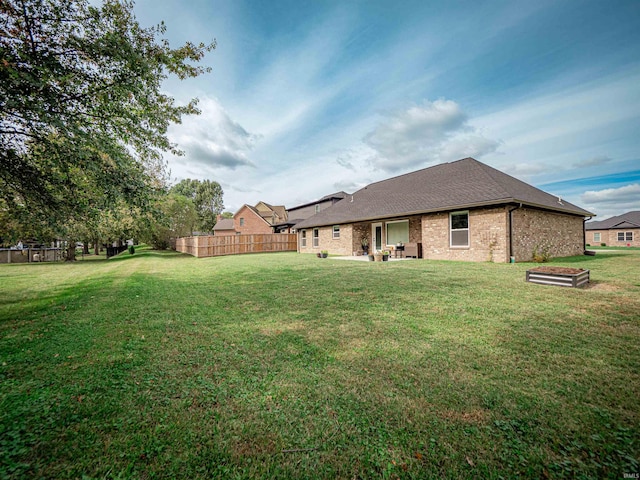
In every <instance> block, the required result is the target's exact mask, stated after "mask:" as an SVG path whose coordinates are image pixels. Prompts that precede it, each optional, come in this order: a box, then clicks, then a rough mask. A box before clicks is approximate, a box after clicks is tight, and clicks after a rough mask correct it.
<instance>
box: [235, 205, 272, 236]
mask: <svg viewBox="0 0 640 480" xmlns="http://www.w3.org/2000/svg"><path fill="white" fill-rule="evenodd" d="M241 218H244V225H243V226H240V219H241ZM233 226H234V228H235V230H236V232H240V233H241V234H242V235H249V234H252V233H273V228H272V227H271V225H269V224H268V223H267V222H265V221H264V219H263V218H262V217H261V216H259V215H258V214H256V213H255V212H254V211H253V210H251V209H250V208H248V207H247V206H246V205H245V206H244V207H242V208H241V209H240V210H238V212H237V213H236V214H235V215H234V216H233Z"/></svg>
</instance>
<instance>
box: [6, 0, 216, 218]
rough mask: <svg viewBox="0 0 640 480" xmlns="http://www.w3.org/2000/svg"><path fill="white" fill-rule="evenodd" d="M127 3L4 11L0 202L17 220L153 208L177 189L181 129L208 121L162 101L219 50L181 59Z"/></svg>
mask: <svg viewBox="0 0 640 480" xmlns="http://www.w3.org/2000/svg"><path fill="white" fill-rule="evenodd" d="M164 33H165V26H164V24H160V25H158V26H156V27H153V28H142V27H141V26H140V25H139V24H138V23H137V21H136V19H135V16H134V14H133V3H132V2H130V1H128V0H105V2H104V3H103V4H102V5H101V6H95V5H91V4H89V2H88V1H87V0H3V1H2V2H0V196H1V197H2V199H3V200H4V202H5V206H6V208H7V209H9V210H13V211H18V212H28V213H29V214H30V215H38V216H39V217H40V218H41V221H42V223H49V224H51V223H55V224H56V225H60V224H62V223H63V222H64V221H66V219H67V218H69V217H70V216H73V217H76V218H83V217H84V216H92V215H95V214H96V205H98V204H100V205H105V204H106V205H109V204H111V203H115V202H119V201H124V202H125V203H126V204H127V205H129V206H141V207H144V206H145V205H146V204H147V203H148V201H149V195H150V192H152V191H153V190H154V189H161V188H163V187H164V186H165V185H166V184H167V169H166V164H165V162H164V160H163V158H162V152H165V151H170V152H173V153H175V154H180V153H181V152H180V151H179V150H178V148H177V146H176V145H174V144H171V143H170V142H169V139H168V138H167V135H166V133H167V128H168V126H169V125H170V124H171V123H177V122H180V119H181V116H182V115H184V114H196V113H199V112H198V110H197V108H196V104H197V101H196V100H192V101H190V102H189V103H187V104H186V105H177V104H176V102H175V101H174V99H173V98H171V97H170V96H168V95H166V94H163V93H162V92H161V85H162V82H163V81H164V80H165V79H166V78H168V76H169V75H175V76H177V77H178V78H180V79H185V78H188V77H195V76H198V75H200V74H202V73H204V72H206V71H208V70H209V69H208V68H204V67H201V66H197V65H193V64H192V63H194V62H195V63H197V62H199V61H200V60H201V59H202V58H203V56H204V55H205V53H206V52H208V51H211V50H212V49H214V48H215V42H213V43H211V44H208V45H205V44H202V43H201V44H199V45H194V44H192V43H186V44H185V45H183V46H182V47H180V48H177V49H172V48H170V47H169V44H168V42H167V41H166V40H165V39H164V38H163V35H164Z"/></svg>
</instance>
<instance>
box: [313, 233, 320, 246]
mask: <svg viewBox="0 0 640 480" xmlns="http://www.w3.org/2000/svg"><path fill="white" fill-rule="evenodd" d="M313 246H314V247H318V246H320V231H319V230H318V229H317V228H314V229H313Z"/></svg>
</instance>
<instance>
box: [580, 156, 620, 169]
mask: <svg viewBox="0 0 640 480" xmlns="http://www.w3.org/2000/svg"><path fill="white" fill-rule="evenodd" d="M611 160H612V159H611V157H608V156H606V155H596V156H595V157H591V158H588V159H586V160H581V161H579V162H576V163H574V164H573V166H574V167H597V166H599V165H604V164H605V163H609V162H610V161H611Z"/></svg>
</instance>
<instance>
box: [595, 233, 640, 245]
mask: <svg viewBox="0 0 640 480" xmlns="http://www.w3.org/2000/svg"><path fill="white" fill-rule="evenodd" d="M619 232H624V233H625V240H618V233H619ZM627 232H631V234H632V237H633V240H631V241H628V240H626V233H627ZM595 233H599V234H600V240H599V241H596V240H595V239H594V238H593V235H594V234H595ZM587 243H589V244H591V245H594V246H600V244H601V243H606V244H607V246H608V247H626V246H627V244H629V246H631V247H640V228H625V229H620V230H587Z"/></svg>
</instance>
